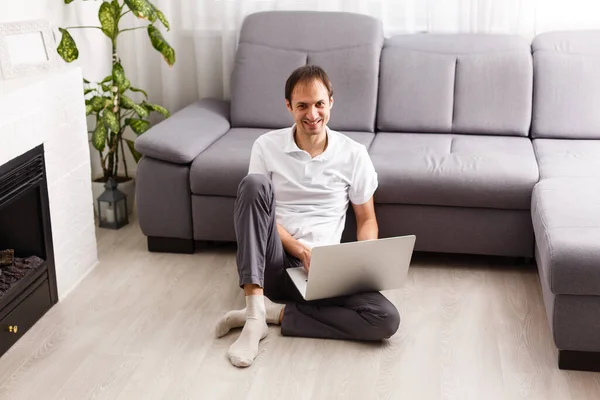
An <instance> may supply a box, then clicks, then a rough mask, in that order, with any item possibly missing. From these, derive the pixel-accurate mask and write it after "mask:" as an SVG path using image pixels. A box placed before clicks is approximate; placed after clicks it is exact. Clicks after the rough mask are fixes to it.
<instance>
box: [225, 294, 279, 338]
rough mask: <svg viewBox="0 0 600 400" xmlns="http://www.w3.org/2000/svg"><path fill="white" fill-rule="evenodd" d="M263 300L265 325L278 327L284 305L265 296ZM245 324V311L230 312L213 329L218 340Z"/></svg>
mask: <svg viewBox="0 0 600 400" xmlns="http://www.w3.org/2000/svg"><path fill="white" fill-rule="evenodd" d="M264 299H265V312H266V321H267V324H275V325H279V324H280V323H281V312H282V310H283V307H284V304H277V303H273V302H272V301H271V300H269V299H268V298H267V297H266V296H264ZM245 323H246V309H245V308H244V309H242V310H232V311H229V312H228V313H227V314H225V315H224V316H222V317H221V319H220V320H219V321H218V322H217V326H216V327H215V335H216V336H217V337H218V338H220V337H223V336H225V335H226V334H227V333H228V332H229V331H230V330H232V329H234V328H241V327H243V326H244V324H245Z"/></svg>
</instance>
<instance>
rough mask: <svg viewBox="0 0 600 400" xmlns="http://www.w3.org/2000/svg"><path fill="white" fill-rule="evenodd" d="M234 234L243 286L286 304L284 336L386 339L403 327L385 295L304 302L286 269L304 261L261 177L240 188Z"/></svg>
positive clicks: (244, 182) (250, 178) (270, 189)
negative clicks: (282, 228)
mask: <svg viewBox="0 0 600 400" xmlns="http://www.w3.org/2000/svg"><path fill="white" fill-rule="evenodd" d="M234 224H235V233H236V237H237V243H238V250H237V256H236V257H237V266H238V274H239V283H240V286H243V285H245V284H256V285H259V286H260V287H262V288H263V289H264V293H265V296H267V297H268V298H269V299H271V300H272V301H274V302H278V303H285V304H286V306H285V311H284V315H283V321H282V324H281V332H282V334H283V335H285V336H302V337H312V338H329V339H346V340H382V339H387V338H389V337H390V336H392V335H393V334H394V333H395V332H396V331H397V330H398V326H399V325H400V315H399V314H398V310H397V309H396V307H395V306H394V305H393V304H392V303H391V302H390V301H389V300H388V299H386V298H385V297H384V296H383V295H382V294H381V293H379V292H375V293H365V294H358V295H353V296H343V297H336V298H330V299H324V300H315V301H306V300H304V298H303V297H302V295H301V294H300V292H299V291H298V289H296V286H295V285H294V283H293V282H292V280H291V278H289V276H288V274H287V272H286V269H287V268H290V267H300V266H302V262H301V261H300V260H299V259H297V258H295V257H293V256H291V255H289V254H287V253H286V252H285V250H284V248H283V244H282V242H281V239H280V237H279V233H278V232H277V223H276V219H275V196H274V191H273V187H272V184H271V181H270V180H269V179H268V178H267V177H266V176H264V175H262V174H250V175H247V176H246V177H245V178H244V179H243V180H242V182H241V183H240V185H239V187H238V193H237V199H236V202H235V216H234Z"/></svg>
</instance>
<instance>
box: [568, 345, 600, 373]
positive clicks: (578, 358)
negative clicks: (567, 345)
mask: <svg viewBox="0 0 600 400" xmlns="http://www.w3.org/2000/svg"><path fill="white" fill-rule="evenodd" d="M558 368H559V369H568V370H575V371H593V372H600V352H592V351H573V350H559V352H558Z"/></svg>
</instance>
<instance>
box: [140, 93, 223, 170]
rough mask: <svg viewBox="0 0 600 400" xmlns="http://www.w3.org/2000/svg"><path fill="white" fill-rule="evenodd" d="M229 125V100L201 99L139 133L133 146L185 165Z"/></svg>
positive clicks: (164, 159)
mask: <svg viewBox="0 0 600 400" xmlns="http://www.w3.org/2000/svg"><path fill="white" fill-rule="evenodd" d="M230 128H231V124H230V123H229V102H227V101H223V100H217V99H202V100H199V101H197V102H195V103H193V104H190V105H189V106H187V107H185V108H183V109H181V110H179V111H177V112H176V113H175V114H173V115H172V116H170V117H169V118H167V119H165V120H164V121H162V122H160V123H159V124H156V125H155V126H153V127H152V128H150V129H148V131H146V132H145V133H144V134H142V135H140V136H138V138H137V139H136V140H135V149H136V150H137V151H139V152H140V153H142V154H143V155H145V156H148V157H152V158H156V159H159V160H163V161H169V162H172V163H176V164H188V163H191V162H192V161H193V160H194V158H196V156H197V155H198V154H200V153H202V152H203V151H204V150H206V149H207V148H208V146H210V145H211V144H213V143H214V142H215V141H216V140H217V139H219V138H220V137H221V136H223V135H224V134H225V133H226V132H227V131H229V129H230Z"/></svg>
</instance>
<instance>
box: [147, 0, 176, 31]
mask: <svg viewBox="0 0 600 400" xmlns="http://www.w3.org/2000/svg"><path fill="white" fill-rule="evenodd" d="M148 3H150V2H148ZM150 5H151V6H152V7H154V12H155V13H156V17H157V18H158V19H159V20H160V22H162V23H163V25H164V26H165V28H167V31H169V30H171V27H170V26H169V21H167V17H165V14H163V13H162V11H160V10H159V9H158V8H156V6H155V5H154V4H152V3H150Z"/></svg>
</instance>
